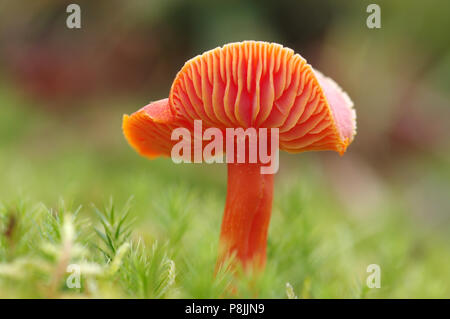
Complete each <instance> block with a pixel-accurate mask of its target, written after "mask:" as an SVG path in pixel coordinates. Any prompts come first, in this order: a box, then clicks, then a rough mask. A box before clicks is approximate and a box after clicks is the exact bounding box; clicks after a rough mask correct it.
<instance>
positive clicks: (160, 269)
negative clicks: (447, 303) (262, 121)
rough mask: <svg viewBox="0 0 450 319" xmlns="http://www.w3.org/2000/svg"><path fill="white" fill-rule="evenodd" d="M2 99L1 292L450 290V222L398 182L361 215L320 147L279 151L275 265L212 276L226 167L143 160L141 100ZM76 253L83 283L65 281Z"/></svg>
mask: <svg viewBox="0 0 450 319" xmlns="http://www.w3.org/2000/svg"><path fill="white" fill-rule="evenodd" d="M0 97H1V98H0V99H1V100H2V101H0V102H2V117H1V118H0V141H1V145H2V148H1V149H0V176H1V180H0V297H1V298H11V297H19V298H23V297H26V298H48V297H51V298H67V297H74V298H108V297H112V298H221V297H242V298H252V297H260V298H288V297H291V298H293V297H298V298H390V297H391V298H409V297H425V298H428V297H447V298H448V297H450V268H449V267H447V266H448V265H449V264H450V239H449V235H448V232H446V231H445V230H444V231H442V230H441V228H440V227H439V226H436V225H434V224H433V223H427V222H425V221H424V219H420V218H418V217H417V216H412V215H411V212H410V211H409V209H408V206H407V205H405V203H404V201H403V199H402V198H403V197H402V190H401V189H399V188H398V187H397V186H396V185H395V184H393V183H392V184H387V185H384V194H385V195H384V196H383V197H382V198H381V200H380V201H378V202H377V203H376V206H374V207H370V209H368V211H370V212H371V213H368V214H366V215H364V216H355V215H352V214H349V213H348V211H349V209H348V207H347V206H346V205H345V204H344V203H343V201H342V200H341V199H340V198H339V197H338V196H337V195H336V193H335V192H334V191H333V189H332V187H331V185H330V183H329V182H328V180H327V178H326V177H325V174H324V172H323V171H322V168H321V165H320V157H319V155H315V154H301V155H298V156H287V157H282V159H281V166H280V173H279V174H278V175H277V177H276V189H275V200H274V205H273V215H272V221H271V225H270V230H269V240H268V259H267V266H266V269H265V271H264V273H263V274H262V275H259V276H251V275H248V276H241V277H240V278H239V279H236V278H235V277H233V276H231V275H230V274H228V273H223V272H220V273H219V274H217V275H216V276H214V267H215V261H216V254H217V243H218V236H219V230H220V222H221V217H222V212H223V206H224V203H225V192H226V169H225V166H224V165H194V164H192V165H175V164H173V163H172V162H171V161H170V160H169V159H158V160H155V161H148V160H146V159H143V158H140V157H138V156H137V155H136V154H135V153H134V152H133V151H132V150H131V148H130V147H128V145H126V142H125V141H124V139H123V137H122V134H121V131H120V121H121V113H122V112H128V111H132V110H134V109H136V108H137V106H136V105H138V104H139V103H136V102H135V101H125V102H123V103H119V102H117V101H116V102H115V103H116V104H114V105H113V106H111V108H109V109H108V111H107V112H105V111H104V110H103V111H99V110H98V109H94V110H90V109H89V108H87V109H83V110H81V109H80V110H76V111H75V112H74V113H67V112H63V113H60V114H54V113H50V112H46V111H42V110H39V109H36V108H31V107H28V106H27V105H29V104H30V102H29V101H23V100H20V99H18V98H17V97H16V96H15V95H12V94H11V93H8V92H1V94H0ZM102 103H105V101H103V102H102ZM118 104H121V105H120V106H118ZM350 151H351V148H350ZM320 156H321V155H320ZM333 158H334V160H337V161H339V158H338V156H336V157H333ZM287 168H289V172H287ZM439 170H441V168H439ZM343 185H345V183H344V184H343ZM445 185H447V186H448V183H447V184H444V186H445ZM110 198H112V199H110ZM70 264H77V265H79V266H80V267H81V273H82V275H81V288H68V287H67V285H66V281H67V280H68V278H69V276H70V275H71V272H67V267H68V265H70ZM370 264H378V265H380V267H381V288H379V289H369V288H368V287H367V286H366V278H367V276H368V275H369V274H368V273H367V272H366V268H367V266H368V265H370ZM69 279H70V278H69ZM234 288H236V289H234ZM232 290H234V291H237V292H236V293H231V291H232Z"/></svg>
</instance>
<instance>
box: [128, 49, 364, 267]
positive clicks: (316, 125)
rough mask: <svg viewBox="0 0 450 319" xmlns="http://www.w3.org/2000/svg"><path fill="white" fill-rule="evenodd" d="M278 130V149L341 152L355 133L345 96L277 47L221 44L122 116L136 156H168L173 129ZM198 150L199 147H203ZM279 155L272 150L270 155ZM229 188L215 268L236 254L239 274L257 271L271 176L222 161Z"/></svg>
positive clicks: (263, 252)
mask: <svg viewBox="0 0 450 319" xmlns="http://www.w3.org/2000/svg"><path fill="white" fill-rule="evenodd" d="M195 120H202V122H203V126H204V128H212V127H215V128H218V129H220V130H221V131H222V132H224V131H225V130H226V128H239V127H240V128H243V129H247V128H255V129H259V128H277V129H278V132H279V136H278V137H279V149H281V150H284V151H287V152H290V153H299V152H304V151H313V150H315V151H320V150H332V151H336V152H338V153H340V154H341V155H342V154H343V153H344V152H345V151H346V148H347V146H348V145H349V144H350V143H351V142H352V140H353V137H354V135H355V133H356V114H355V111H354V109H353V103H352V101H351V100H350V98H349V97H348V96H347V94H346V93H345V92H344V91H342V89H341V88H340V87H339V86H338V85H337V84H336V83H335V82H334V81H333V80H332V79H330V78H328V77H325V76H324V75H322V74H321V73H320V72H318V71H316V70H314V69H313V68H312V67H311V66H310V65H309V64H307V63H306V60H305V59H303V58H302V57H301V56H300V55H298V54H294V52H293V50H291V49H289V48H285V47H283V46H281V45H279V44H275V43H267V42H259V41H258V42H256V41H245V42H239V43H231V44H227V45H224V46H223V47H219V48H216V49H213V50H210V51H207V52H205V53H203V54H202V55H199V56H197V57H195V58H193V59H191V60H189V61H188V62H186V63H185V65H184V67H183V68H182V69H181V70H180V71H179V72H178V74H177V76H176V78H175V80H174V82H173V84H172V88H171V90H170V93H169V98H168V99H167V98H166V99H163V100H159V101H156V102H152V103H150V104H148V105H147V106H145V107H143V108H141V109H140V110H138V111H137V112H135V113H133V114H132V115H130V116H128V115H124V117H123V132H124V135H125V137H126V139H127V140H128V142H129V144H130V145H131V146H132V147H133V148H134V149H135V150H136V151H137V152H138V153H139V154H141V155H143V156H146V157H149V158H155V157H158V156H170V155H171V149H172V147H173V146H174V145H175V142H176V141H173V140H172V139H171V133H172V131H173V130H174V129H175V128H180V127H183V128H187V129H188V130H189V131H190V132H194V121H195ZM202 145H203V144H202ZM277 151H278V150H277ZM227 165H228V185H227V197H226V204H225V211H224V215H223V221H222V227H221V234H220V241H219V256H218V263H217V264H218V266H220V265H222V264H223V263H224V261H225V260H227V259H228V258H230V257H231V256H235V258H234V260H237V262H234V264H235V265H236V264H240V265H241V266H243V268H244V269H263V268H264V265H265V261H266V242H267V233H268V227H269V221H270V215H271V210H272V198H273V188H274V174H262V173H261V170H260V169H261V166H263V163H261V161H257V162H256V163H249V162H245V163H236V161H235V162H234V163H228V164H227Z"/></svg>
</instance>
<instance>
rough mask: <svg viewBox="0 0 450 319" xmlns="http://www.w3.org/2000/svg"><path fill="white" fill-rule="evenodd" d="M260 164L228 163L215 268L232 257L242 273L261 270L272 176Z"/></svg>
mask: <svg viewBox="0 0 450 319" xmlns="http://www.w3.org/2000/svg"><path fill="white" fill-rule="evenodd" d="M261 166H262V164H260V163H242V164H241V163H229V164H228V185H227V199H226V204H225V212H224V215H223V220H222V229H221V233H220V241H219V257H218V261H217V266H218V267H220V266H221V265H222V264H223V262H224V261H225V260H227V259H228V258H230V257H231V256H234V258H236V259H235V261H237V262H240V263H241V265H242V266H243V268H244V269H245V270H247V269H249V268H252V269H259V270H262V269H263V268H264V265H265V261H266V243H267V232H268V228H269V221H270V214H271V211H272V197H273V181H274V176H273V174H261V172H260V168H261Z"/></svg>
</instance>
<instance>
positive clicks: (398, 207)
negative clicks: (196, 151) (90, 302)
mask: <svg viewBox="0 0 450 319" xmlns="http://www.w3.org/2000/svg"><path fill="white" fill-rule="evenodd" d="M372 2H373V1H357V0H352V1H345V2H344V1H325V0H323V1H287V0H277V1H269V0H260V1H206V0H205V1H203V0H192V1H181V0H169V1H167V0H166V1H157V0H152V1H140V0H129V1H118V0H113V1H78V2H77V3H78V4H79V5H80V7H81V12H82V20H81V21H82V22H81V23H82V28H81V29H68V28H67V27H66V18H67V15H68V14H67V13H66V6H67V5H68V4H69V3H70V2H66V1H43V0H41V1H33V2H30V1H27V2H25V1H12V0H2V1H1V2H0V203H1V204H0V236H3V237H4V238H3V239H2V240H0V244H2V246H1V249H0V262H3V263H8V262H14V260H17V258H20V257H23V256H24V255H27V256H28V255H30V254H33V253H34V251H33V248H32V245H31V246H30V245H29V241H30V240H31V241H32V240H37V241H38V240H43V239H42V236H41V237H39V236H38V235H36V237H33V236H31V235H30V236H31V237H30V238H25V237H24V238H22V237H21V236H19V237H18V238H16V239H15V240H17V243H12V242H10V241H9V239H8V236H9V234H10V232H9V231H10V228H11V227H12V226H11V223H10V222H8V220H9V221H11V220H12V219H11V218H12V217H11V216H14V220H16V219H17V220H18V223H19V225H20V223H23V225H29V227H34V226H36V225H38V227H40V226H39V225H41V224H40V220H39V217H38V216H36V215H33V213H32V212H33V211H34V210H33V209H34V208H33V207H35V206H36V205H38V203H43V204H45V205H46V207H48V208H49V209H51V208H54V209H55V211H56V212H58V209H57V206H58V201H59V200H61V199H63V200H64V201H65V202H66V203H70V204H69V206H70V205H73V207H78V205H82V206H83V207H82V210H81V212H80V214H81V215H82V216H84V217H85V218H86V219H87V220H88V221H89V222H87V223H86V224H85V225H84V227H85V228H86V231H88V232H89V231H90V232H91V233H93V231H92V228H93V227H94V226H95V225H97V224H98V221H96V220H95V219H94V218H93V212H92V209H91V206H90V204H91V203H93V204H95V205H98V206H101V205H102V204H103V203H104V202H106V201H107V200H108V198H109V197H110V196H111V197H112V198H113V199H114V202H115V203H117V205H119V206H122V205H123V204H124V203H125V202H126V200H127V199H128V198H130V196H134V199H133V201H132V204H131V210H130V211H131V214H132V215H133V216H134V217H135V218H136V219H137V222H136V223H135V224H134V226H133V227H134V229H133V234H132V240H134V241H137V240H142V241H143V242H144V243H146V244H148V245H150V246H149V247H151V244H152V243H154V242H155V241H156V240H157V241H158V242H159V243H161V244H164V245H166V246H164V247H165V249H167V250H166V253H167V254H168V255H170V258H171V260H174V262H175V264H176V265H177V277H176V280H175V284H174V292H173V293H172V294H170V295H168V296H166V297H200V298H201V297H220V296H223V292H221V291H216V290H212V288H211V287H210V285H211V282H212V281H213V279H212V277H213V276H212V271H213V268H214V261H215V257H216V255H215V254H216V247H217V241H218V236H219V230H220V221H221V216H222V212H223V206H224V202H225V193H226V167H225V165H218V164H213V165H200V164H192V165H176V164H174V163H172V161H171V160H170V159H157V160H154V161H148V160H146V159H144V158H141V157H139V156H138V155H137V154H136V153H135V152H134V151H133V150H132V149H131V148H130V147H129V146H128V145H127V143H126V141H125V139H124V137H123V135H122V131H121V120H122V114H124V113H127V114H129V113H131V112H134V111H136V110H137V109H138V108H140V107H142V106H144V105H146V104H147V103H148V102H149V101H152V100H158V99H161V98H164V97H167V95H168V93H169V89H170V86H171V83H172V80H173V79H174V77H175V75H176V73H177V72H178V70H179V69H180V68H181V67H182V66H183V63H184V62H185V61H186V60H188V59H190V58H191V57H193V56H195V55H197V54H201V53H202V52H203V51H205V50H208V49H212V48H215V47H217V46H221V45H223V44H226V43H228V42H236V41H242V40H262V41H269V42H277V43H280V44H283V45H284V46H288V47H290V48H292V49H293V50H294V51H295V52H297V53H299V54H301V55H302V56H303V57H304V58H305V59H307V61H308V62H309V63H310V64H311V65H313V66H314V67H315V68H317V69H318V70H320V71H322V72H323V73H324V74H326V75H328V76H330V77H332V78H333V79H335V80H336V81H337V82H338V83H339V84H340V85H341V86H342V88H344V90H346V91H347V93H348V94H349V96H350V97H351V98H352V100H353V101H354V104H355V108H356V112H357V125H358V133H357V136H356V138H355V141H354V142H353V144H352V145H351V146H350V147H349V149H348V151H347V153H346V154H345V155H344V156H343V157H339V156H338V155H337V154H334V153H328V152H322V153H317V152H316V153H303V154H296V155H292V154H282V155H281V162H280V170H279V172H278V174H277V176H276V185H277V186H276V189H275V199H274V207H273V215H272V223H271V226H270V231H269V243H268V247H269V248H268V261H267V270H266V272H265V274H264V278H263V279H262V281H261V283H260V286H259V291H258V293H257V294H256V295H257V296H258V297H267V298H272V297H275V298H284V297H286V292H285V284H286V283H287V282H289V283H290V284H291V285H292V287H293V289H294V292H295V294H296V295H298V297H304V298H335V297H344V298H357V297H367V298H380V297H384V298H389V297H393V298H408V297H426V298H428V297H446V298H449V297H450V232H449V229H450V214H449V213H450V200H449V190H450V135H449V134H450V130H449V127H450V108H449V106H450V41H449V39H448V35H447V33H448V30H450V19H449V18H448V17H449V14H450V2H448V1H444V0H442V1H430V2H423V1H384V0H380V1H376V3H377V4H379V5H380V7H381V28H380V29H369V28H367V26H366V19H367V17H368V15H369V13H367V12H366V8H367V5H368V4H369V3H372ZM27 212H31V213H29V214H28V213H27ZM25 218H27V220H24V221H23V222H22V221H21V219H25ZM33 225H34V226H33ZM21 231H22V232H23V233H26V232H27V229H26V227H25V229H22V230H21ZM18 232H19V230H18ZM13 246H15V247H23V248H21V249H18V248H14V247H13ZM93 254H95V252H94V253H93ZM92 258H93V259H95V258H96V257H92ZM369 264H378V265H380V267H381V274H382V275H381V288H379V289H369V288H367V286H366V278H367V276H368V275H369V274H368V273H367V272H366V268H367V266H368V265H369ZM130 271H131V270H130ZM205 274H208V275H205ZM208 276H209V277H208ZM121 278H122V277H121ZM11 280H12V279H4V278H3V277H2V276H1V271H0V296H1V297H14V296H16V297H23V296H28V297H42V296H44V297H48V295H46V294H45V293H44V294H43V293H42V291H41V290H39V289H38V288H36V287H35V286H34V285H32V284H29V283H28V284H25V283H23V282H22V283H23V285H22V284H21V285H17V281H14V280H12V281H11ZM15 280H17V279H15ZM34 280H36V281H39V280H41V279H36V278H35V279H34ZM121 280H123V278H122V279H121ZM136 280H138V279H136ZM139 280H146V279H142V278H141V279H139ZM19 282H20V280H19ZM43 282H44V285H45V279H44V280H43ZM119 283H120V284H117V287H114V289H112V288H111V287H109V286H108V289H105V291H108V293H107V294H104V293H103V292H102V291H101V290H99V292H98V295H94V296H97V297H98V296H100V297H103V296H112V297H155V295H152V294H151V293H148V291H147V290H145V289H150V288H142V287H141V288H140V289H137V288H136V287H135V286H131V285H128V286H127V284H126V283H127V281H126V280H125V281H123V282H122V281H120V280H119ZM149 285H150V286H151V285H152V283H151V282H150V283H149ZM144 286H145V285H144ZM133 287H134V288H133ZM111 291H114V293H112V292H111ZM241 291H242V295H239V296H244V297H245V296H255V294H253V292H252V293H249V295H246V294H245V292H243V290H241ZM78 293H79V294H80V295H81V296H88V297H89V296H92V295H89V294H86V291H84V290H83V289H81V291H78ZM56 296H59V295H56Z"/></svg>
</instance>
